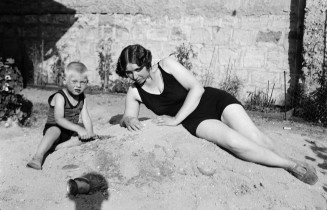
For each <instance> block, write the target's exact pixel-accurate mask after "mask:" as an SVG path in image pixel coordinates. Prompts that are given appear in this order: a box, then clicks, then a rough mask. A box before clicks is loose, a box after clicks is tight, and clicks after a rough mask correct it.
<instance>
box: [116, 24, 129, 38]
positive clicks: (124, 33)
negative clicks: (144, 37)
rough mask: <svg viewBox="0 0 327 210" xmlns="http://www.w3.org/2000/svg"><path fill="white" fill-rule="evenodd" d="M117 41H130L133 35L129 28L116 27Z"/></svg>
mask: <svg viewBox="0 0 327 210" xmlns="http://www.w3.org/2000/svg"><path fill="white" fill-rule="evenodd" d="M114 38H115V39H117V40H120V41H121V40H130V39H131V34H130V32H129V29H128V28H125V27H116V28H115V37H114Z"/></svg>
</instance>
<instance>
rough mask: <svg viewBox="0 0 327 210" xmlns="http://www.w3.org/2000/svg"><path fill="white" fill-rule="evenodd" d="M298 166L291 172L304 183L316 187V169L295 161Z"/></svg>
mask: <svg viewBox="0 0 327 210" xmlns="http://www.w3.org/2000/svg"><path fill="white" fill-rule="evenodd" d="M295 163H296V165H295V166H294V168H292V169H290V170H289V172H290V173H291V174H292V175H293V176H295V177H296V178H298V179H299V180H301V181H302V182H304V183H307V184H310V185H314V184H316V182H317V181H318V176H317V173H316V169H315V168H314V167H312V166H310V165H309V164H307V163H304V162H301V161H295Z"/></svg>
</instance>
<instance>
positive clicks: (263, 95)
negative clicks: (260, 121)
mask: <svg viewBox="0 0 327 210" xmlns="http://www.w3.org/2000/svg"><path fill="white" fill-rule="evenodd" d="M274 88H275V83H274V85H273V87H272V89H271V90H270V88H269V81H268V86H267V90H266V91H263V90H260V89H259V90H258V91H257V90H256V89H255V90H254V92H249V95H248V97H250V100H248V101H246V108H247V109H248V110H252V111H262V112H268V111H269V110H270V109H272V108H273V106H274V105H275V102H276V100H275V99H273V98H272V95H273V92H274Z"/></svg>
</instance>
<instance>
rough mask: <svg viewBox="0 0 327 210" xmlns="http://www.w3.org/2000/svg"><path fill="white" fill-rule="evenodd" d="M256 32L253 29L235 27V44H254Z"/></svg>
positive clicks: (233, 39)
mask: <svg viewBox="0 0 327 210" xmlns="http://www.w3.org/2000/svg"><path fill="white" fill-rule="evenodd" d="M255 35H256V32H255V31H253V30H243V29H234V31H233V38H232V41H233V43H234V44H238V45H242V46H247V45H254V43H255V37H256V36H255Z"/></svg>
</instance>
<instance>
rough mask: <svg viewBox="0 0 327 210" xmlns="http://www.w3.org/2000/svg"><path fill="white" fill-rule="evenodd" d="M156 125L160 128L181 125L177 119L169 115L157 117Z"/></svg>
mask: <svg viewBox="0 0 327 210" xmlns="http://www.w3.org/2000/svg"><path fill="white" fill-rule="evenodd" d="M155 123H156V124H157V125H159V126H162V125H167V126H176V125H178V124H179V123H177V121H176V118H175V117H171V116H168V115H161V116H159V117H157V119H156V120H155Z"/></svg>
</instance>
